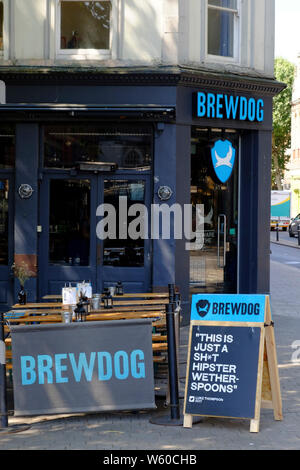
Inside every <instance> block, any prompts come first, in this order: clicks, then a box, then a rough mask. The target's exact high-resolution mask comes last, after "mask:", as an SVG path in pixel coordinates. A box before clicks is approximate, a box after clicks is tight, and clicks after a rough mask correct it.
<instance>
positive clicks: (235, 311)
mask: <svg viewBox="0 0 300 470" xmlns="http://www.w3.org/2000/svg"><path fill="white" fill-rule="evenodd" d="M265 299H266V297H265V296H264V295H229V294H224V295H223V294H211V295H210V294H207V295H205V294H203V295H202V294H201V295H200V294H199V295H193V298H192V309H191V320H198V321H199V320H203V321H214V322H223V321H224V322H225V321H226V322H247V323H263V322H264V318H265Z"/></svg>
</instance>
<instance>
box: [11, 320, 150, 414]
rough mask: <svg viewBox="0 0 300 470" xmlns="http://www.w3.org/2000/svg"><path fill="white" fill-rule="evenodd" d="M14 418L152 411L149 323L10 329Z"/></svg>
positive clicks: (121, 322)
mask: <svg viewBox="0 0 300 470" xmlns="http://www.w3.org/2000/svg"><path fill="white" fill-rule="evenodd" d="M12 346H13V378H14V380H13V382H14V404H15V415H16V416H27V415H37V414H54V413H55V414H58V413H76V412H92V411H109V410H130V409H132V410H138V409H146V408H155V401H154V382H153V380H154V379H153V353H152V322H151V320H147V319H145V320H126V321H124V320H122V321H111V322H110V321H109V322H106V321H103V322H85V323H72V324H55V325H32V326H15V327H12Z"/></svg>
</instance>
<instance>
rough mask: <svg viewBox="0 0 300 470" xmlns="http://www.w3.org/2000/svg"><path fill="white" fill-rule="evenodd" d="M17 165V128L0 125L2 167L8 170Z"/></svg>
mask: <svg viewBox="0 0 300 470" xmlns="http://www.w3.org/2000/svg"><path fill="white" fill-rule="evenodd" d="M14 166H15V128H14V126H11V125H1V126H0V169H5V170H8V169H10V168H14Z"/></svg>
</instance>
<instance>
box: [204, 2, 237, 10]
mask: <svg viewBox="0 0 300 470" xmlns="http://www.w3.org/2000/svg"><path fill="white" fill-rule="evenodd" d="M208 4H209V5H214V6H217V7H222V8H231V9H232V10H236V9H237V0H208Z"/></svg>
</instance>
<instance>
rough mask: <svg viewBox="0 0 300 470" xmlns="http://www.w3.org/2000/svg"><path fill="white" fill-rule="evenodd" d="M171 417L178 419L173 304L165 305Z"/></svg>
mask: <svg viewBox="0 0 300 470" xmlns="http://www.w3.org/2000/svg"><path fill="white" fill-rule="evenodd" d="M166 322H167V338H168V363H169V381H170V408H171V419H179V417H180V411H179V393H178V369H177V348H176V330H175V316H174V304H167V305H166Z"/></svg>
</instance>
